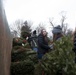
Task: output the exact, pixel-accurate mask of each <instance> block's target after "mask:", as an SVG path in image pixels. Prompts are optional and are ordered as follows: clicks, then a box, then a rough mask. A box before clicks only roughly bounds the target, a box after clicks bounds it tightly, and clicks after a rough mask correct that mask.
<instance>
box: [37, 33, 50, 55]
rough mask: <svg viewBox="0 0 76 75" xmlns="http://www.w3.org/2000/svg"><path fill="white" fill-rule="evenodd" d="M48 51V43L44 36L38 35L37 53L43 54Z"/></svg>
mask: <svg viewBox="0 0 76 75" xmlns="http://www.w3.org/2000/svg"><path fill="white" fill-rule="evenodd" d="M49 49H50V47H49V46H48V42H47V41H46V40H45V38H44V36H43V35H42V34H40V35H39V36H38V53H40V54H45V53H47V52H48V50H49Z"/></svg>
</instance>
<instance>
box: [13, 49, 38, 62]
mask: <svg viewBox="0 0 76 75" xmlns="http://www.w3.org/2000/svg"><path fill="white" fill-rule="evenodd" d="M27 59H29V60H30V61H32V62H33V63H34V64H35V63H37V62H38V58H37V53H36V52H35V51H33V50H27V51H26V50H25V51H21V52H15V51H13V52H12V62H17V61H24V60H27Z"/></svg>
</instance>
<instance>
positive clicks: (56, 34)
mask: <svg viewBox="0 0 76 75" xmlns="http://www.w3.org/2000/svg"><path fill="white" fill-rule="evenodd" d="M52 33H53V42H54V41H58V40H60V39H61V37H62V36H63V33H62V27H61V26H60V25H58V26H56V27H54V28H53V30H52Z"/></svg>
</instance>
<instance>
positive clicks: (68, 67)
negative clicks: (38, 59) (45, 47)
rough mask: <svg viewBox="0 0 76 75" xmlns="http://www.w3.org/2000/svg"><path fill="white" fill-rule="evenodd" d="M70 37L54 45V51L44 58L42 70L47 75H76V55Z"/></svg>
mask: <svg viewBox="0 0 76 75" xmlns="http://www.w3.org/2000/svg"><path fill="white" fill-rule="evenodd" d="M72 47H73V46H72V42H71V39H70V37H63V38H62V39H61V40H60V41H56V42H55V43H54V50H53V51H51V52H50V53H47V54H46V55H44V57H43V58H42V64H41V66H42V68H43V70H44V71H45V73H46V74H47V75H76V65H75V62H74V59H75V54H74V52H73V51H72Z"/></svg>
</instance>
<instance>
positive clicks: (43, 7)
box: [4, 0, 76, 29]
mask: <svg viewBox="0 0 76 75" xmlns="http://www.w3.org/2000/svg"><path fill="white" fill-rule="evenodd" d="M4 7H5V11H6V16H7V20H8V23H9V25H11V24H12V23H13V22H14V21H15V20H18V19H22V20H30V21H32V22H33V26H34V27H35V26H37V25H38V24H39V23H43V24H44V25H46V28H48V27H49V26H50V23H49V18H50V19H53V23H55V25H59V24H60V20H61V12H62V11H64V13H65V14H66V23H68V27H69V28H72V29H74V28H75V26H76V0H5V1H4ZM64 13H63V14H64Z"/></svg>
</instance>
